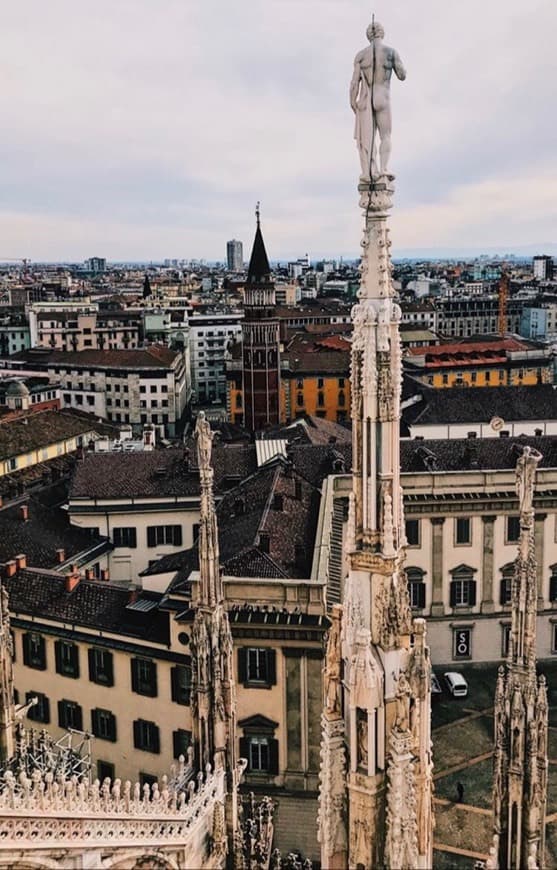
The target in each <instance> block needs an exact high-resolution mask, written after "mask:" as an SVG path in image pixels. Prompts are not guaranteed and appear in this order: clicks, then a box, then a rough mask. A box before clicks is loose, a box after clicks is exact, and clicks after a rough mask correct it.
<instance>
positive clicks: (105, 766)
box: [97, 759, 115, 783]
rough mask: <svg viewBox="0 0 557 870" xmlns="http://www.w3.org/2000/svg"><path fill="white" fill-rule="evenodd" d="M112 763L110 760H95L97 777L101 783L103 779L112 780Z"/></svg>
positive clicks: (113, 771)
mask: <svg viewBox="0 0 557 870" xmlns="http://www.w3.org/2000/svg"><path fill="white" fill-rule="evenodd" d="M114 775H115V770H114V765H113V764H111V762H110V761H101V760H100V759H99V761H97V779H98V780H99V782H100V783H103V782H104V781H105V779H110V780H112V782H114Z"/></svg>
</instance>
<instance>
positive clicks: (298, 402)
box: [296, 393, 304, 406]
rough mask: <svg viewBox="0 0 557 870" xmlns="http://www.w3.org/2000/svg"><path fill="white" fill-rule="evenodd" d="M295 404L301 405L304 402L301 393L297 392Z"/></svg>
mask: <svg viewBox="0 0 557 870" xmlns="http://www.w3.org/2000/svg"><path fill="white" fill-rule="evenodd" d="M296 404H297V405H298V406H301V405H303V404H304V397H303V394H302V393H298V395H297V396H296Z"/></svg>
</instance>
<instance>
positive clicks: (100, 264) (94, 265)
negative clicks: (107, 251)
mask: <svg viewBox="0 0 557 870" xmlns="http://www.w3.org/2000/svg"><path fill="white" fill-rule="evenodd" d="M86 265H87V267H88V268H89V271H90V272H106V259H105V257H90V258H89V259H88V260H87V262H86Z"/></svg>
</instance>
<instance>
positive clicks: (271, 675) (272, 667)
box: [267, 649, 277, 686]
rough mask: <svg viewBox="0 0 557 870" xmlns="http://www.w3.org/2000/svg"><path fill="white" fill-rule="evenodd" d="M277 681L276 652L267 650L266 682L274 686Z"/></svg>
mask: <svg viewBox="0 0 557 870" xmlns="http://www.w3.org/2000/svg"><path fill="white" fill-rule="evenodd" d="M276 681H277V654H276V650H274V649H268V650H267V682H268V683H269V685H271V686H274V685H275V683H276Z"/></svg>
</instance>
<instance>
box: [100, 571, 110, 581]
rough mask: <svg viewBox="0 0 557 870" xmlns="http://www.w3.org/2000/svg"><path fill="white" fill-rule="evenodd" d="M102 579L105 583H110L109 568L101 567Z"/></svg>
mask: <svg viewBox="0 0 557 870" xmlns="http://www.w3.org/2000/svg"><path fill="white" fill-rule="evenodd" d="M101 580H102V581H103V583H108V581H109V580H110V571H109V570H108V568H101Z"/></svg>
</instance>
